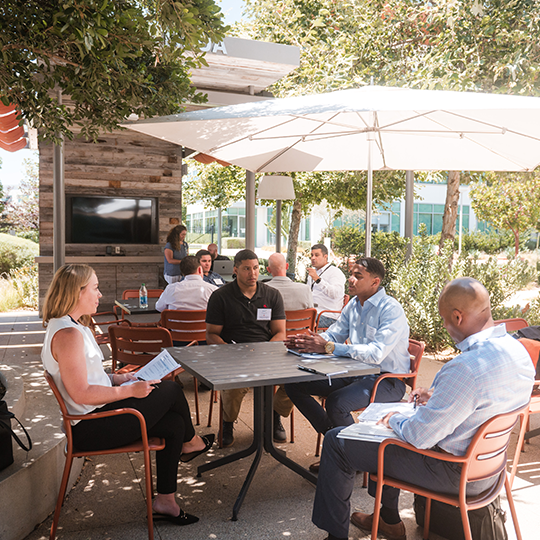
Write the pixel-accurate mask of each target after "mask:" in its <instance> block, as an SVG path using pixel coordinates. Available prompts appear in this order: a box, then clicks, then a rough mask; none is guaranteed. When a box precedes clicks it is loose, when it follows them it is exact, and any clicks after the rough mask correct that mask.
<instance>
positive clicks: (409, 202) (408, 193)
mask: <svg viewBox="0 0 540 540" xmlns="http://www.w3.org/2000/svg"><path fill="white" fill-rule="evenodd" d="M413 224H414V171H406V172H405V237H406V238H408V239H409V245H408V246H407V255H406V257H405V260H406V261H409V260H410V258H411V257H412V254H413Z"/></svg>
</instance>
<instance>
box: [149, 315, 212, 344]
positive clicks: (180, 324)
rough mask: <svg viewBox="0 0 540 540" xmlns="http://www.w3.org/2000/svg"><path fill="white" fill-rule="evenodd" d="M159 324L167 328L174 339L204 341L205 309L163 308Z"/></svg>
mask: <svg viewBox="0 0 540 540" xmlns="http://www.w3.org/2000/svg"><path fill="white" fill-rule="evenodd" d="M160 324H161V326H163V327H164V328H167V330H169V332H170V333H171V335H172V338H173V340H174V341H183V342H191V341H206V310H205V309H197V310H180V309H165V310H163V311H162V312H161V323H160Z"/></svg>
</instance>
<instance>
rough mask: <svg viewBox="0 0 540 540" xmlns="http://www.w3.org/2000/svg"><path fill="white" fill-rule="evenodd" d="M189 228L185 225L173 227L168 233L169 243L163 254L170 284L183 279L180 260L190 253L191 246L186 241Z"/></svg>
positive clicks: (164, 270) (165, 271) (165, 275)
mask: <svg viewBox="0 0 540 540" xmlns="http://www.w3.org/2000/svg"><path fill="white" fill-rule="evenodd" d="M186 235H187V229H186V227H185V226H184V225H177V226H176V227H173V228H172V229H171V230H170V231H169V234H168V235H167V243H166V244H165V251H164V252H163V255H164V256H165V260H164V269H163V274H164V276H163V277H164V278H165V281H166V282H167V283H168V284H169V285H170V284H171V283H175V282H177V281H180V280H181V279H182V274H181V273H180V261H181V260H182V259H183V258H184V257H185V256H186V255H187V254H188V250H189V246H188V245H187V242H185V238H186Z"/></svg>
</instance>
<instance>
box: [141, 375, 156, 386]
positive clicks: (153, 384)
mask: <svg viewBox="0 0 540 540" xmlns="http://www.w3.org/2000/svg"><path fill="white" fill-rule="evenodd" d="M137 380H138V381H143V382H144V381H146V379H143V378H142V377H137ZM150 386H153V387H154V388H157V387H158V385H157V384H155V383H152V384H151V385H150Z"/></svg>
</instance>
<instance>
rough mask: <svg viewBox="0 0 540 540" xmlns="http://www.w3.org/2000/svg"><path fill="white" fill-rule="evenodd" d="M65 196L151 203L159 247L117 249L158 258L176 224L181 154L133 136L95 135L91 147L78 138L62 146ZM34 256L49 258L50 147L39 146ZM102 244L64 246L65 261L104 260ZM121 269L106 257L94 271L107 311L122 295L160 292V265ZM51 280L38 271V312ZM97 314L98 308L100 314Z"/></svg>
mask: <svg viewBox="0 0 540 540" xmlns="http://www.w3.org/2000/svg"><path fill="white" fill-rule="evenodd" d="M64 162H65V165H64V170H65V173H64V176H65V191H66V195H73V194H77V195H105V196H121V197H157V198H158V216H159V245H129V244H124V245H122V244H119V245H120V247H121V248H122V249H123V252H124V253H125V255H126V256H132V257H133V256H146V257H147V256H156V257H162V256H163V247H164V245H165V242H166V237H167V233H168V232H169V230H170V229H171V228H172V227H174V226H175V225H177V224H179V223H182V148H181V147H180V146H177V145H174V144H171V143H168V142H164V141H161V140H159V139H156V138H154V137H149V136H146V135H142V134H139V133H136V132H134V131H116V132H113V133H107V134H103V135H100V138H99V140H98V141H97V142H96V143H93V142H89V141H86V140H84V139H83V138H80V137H78V138H75V139H74V140H73V141H69V140H66V141H65V143H64ZM39 205H40V211H39V217H40V242H39V244H40V255H41V256H52V254H53V146H52V145H51V144H48V143H40V146H39ZM105 249H106V245H105V244H66V256H67V257H68V256H88V257H95V256H102V255H103V256H104V255H105ZM158 260H161V259H156V263H155V264H154V263H150V264H149V263H144V264H138V263H135V264H134V263H131V264H128V265H126V264H122V257H118V256H117V257H110V256H109V257H107V261H103V264H98V265H95V266H94V268H95V270H96V273H97V274H98V277H99V278H100V288H101V292H102V293H103V298H102V301H101V305H102V307H103V308H104V309H108V308H110V307H111V306H112V304H113V303H114V299H115V298H120V295H121V294H122V291H123V290H124V289H133V288H139V287H140V284H141V283H142V282H144V283H146V285H147V287H148V288H158V287H159V288H162V287H163V286H165V285H166V283H165V282H164V280H163V262H162V261H161V262H157V261H158ZM51 279H52V264H40V265H39V296H40V307H41V305H42V301H43V298H44V296H45V293H46V291H47V288H48V286H49V284H50V282H51ZM100 309H101V308H100Z"/></svg>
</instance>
